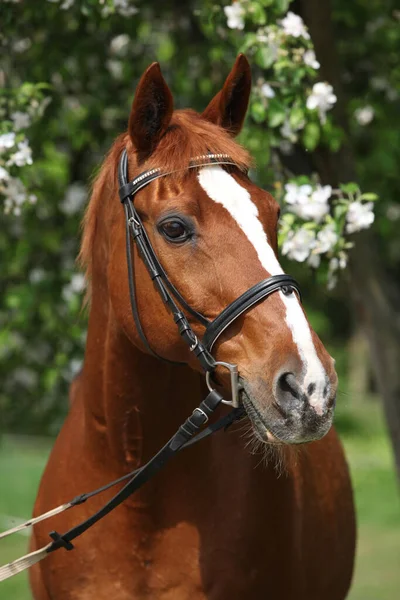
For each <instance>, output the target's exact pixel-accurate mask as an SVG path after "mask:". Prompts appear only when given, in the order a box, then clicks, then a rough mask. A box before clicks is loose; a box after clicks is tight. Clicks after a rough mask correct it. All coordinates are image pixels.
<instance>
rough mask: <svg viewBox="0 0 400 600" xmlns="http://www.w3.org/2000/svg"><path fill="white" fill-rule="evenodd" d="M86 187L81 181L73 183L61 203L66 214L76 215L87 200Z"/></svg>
mask: <svg viewBox="0 0 400 600" xmlns="http://www.w3.org/2000/svg"><path fill="white" fill-rule="evenodd" d="M86 196H87V193H86V188H85V186H83V185H82V184H80V183H77V182H76V183H73V184H72V185H70V186H69V187H68V189H67V191H66V194H65V197H64V200H63V201H62V202H61V204H60V208H61V210H62V212H63V213H64V214H66V215H74V214H75V213H77V212H79V211H80V210H81V208H82V206H83V204H84V202H85V200H86Z"/></svg>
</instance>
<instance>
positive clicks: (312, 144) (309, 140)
mask: <svg viewBox="0 0 400 600" xmlns="http://www.w3.org/2000/svg"><path fill="white" fill-rule="evenodd" d="M320 138H321V130H320V128H319V126H318V125H317V123H307V125H306V126H305V128H304V130H303V135H302V141H303V144H304V146H305V147H306V148H307V150H310V151H311V152H312V151H313V150H315V148H316V147H317V146H318V143H319V140H320Z"/></svg>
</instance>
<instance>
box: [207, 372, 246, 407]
mask: <svg viewBox="0 0 400 600" xmlns="http://www.w3.org/2000/svg"><path fill="white" fill-rule="evenodd" d="M215 366H216V367H218V366H220V367H225V369H228V371H229V373H230V376H231V390H232V400H221V402H222V404H228V405H229V406H233V407H234V408H238V407H239V374H238V368H237V365H232V364H231V363H226V362H221V361H216V362H215ZM206 383H207V387H208V389H209V390H210V392H212V391H214V389H215V388H214V387H213V386H212V384H211V372H210V371H207V373H206Z"/></svg>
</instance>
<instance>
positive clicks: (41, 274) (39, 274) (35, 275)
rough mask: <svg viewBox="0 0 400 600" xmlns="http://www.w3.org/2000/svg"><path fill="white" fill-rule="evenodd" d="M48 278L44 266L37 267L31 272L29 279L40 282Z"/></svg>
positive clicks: (32, 281)
mask: <svg viewBox="0 0 400 600" xmlns="http://www.w3.org/2000/svg"><path fill="white" fill-rule="evenodd" d="M45 279H46V271H45V270H44V269H42V267H36V268H34V269H32V270H31V272H30V273H29V281H30V282H31V283H40V282H41V281H44V280H45Z"/></svg>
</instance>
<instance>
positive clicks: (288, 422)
mask: <svg viewBox="0 0 400 600" xmlns="http://www.w3.org/2000/svg"><path fill="white" fill-rule="evenodd" d="M250 86H251V75H250V67H249V64H248V62H247V60H246V58H245V57H244V56H243V55H241V56H239V57H238V59H237V60H236V62H235V65H234V67H233V69H232V71H231V73H230V74H229V76H228V78H227V80H226V82H225V84H224V86H223V88H222V90H221V91H220V92H219V93H218V94H217V95H216V96H215V98H214V99H213V100H212V101H211V103H210V104H209V105H208V107H207V108H206V109H205V111H204V112H203V113H202V114H201V115H200V114H197V113H195V112H193V111H175V112H174V110H173V100H172V95H171V92H170V90H169V88H168V86H167V84H166V82H165V80H164V79H163V77H162V74H161V71H160V68H159V66H158V64H157V63H155V64H153V65H151V66H150V67H149V68H148V69H147V71H146V72H145V73H144V75H143V76H142V78H141V80H140V83H139V85H138V88H137V91H136V95H135V99H134V102H133V105H132V110H131V114H130V118H129V128H128V133H127V134H126V135H125V136H123V137H121V138H120V140H119V141H118V142H117V144H116V146H115V147H114V151H112V153H111V155H110V157H109V159H108V160H109V163H110V165H111V162H112V163H113V164H112V167H110V169H109V170H108V172H106V173H105V175H104V177H103V178H101V177H100V182H98V184H97V185H102V186H110V189H112V193H111V194H110V195H111V196H112V203H113V205H112V208H111V209H110V205H109V203H108V204H107V206H108V208H107V210H108V211H109V212H108V214H107V217H108V231H107V244H108V252H107V260H108V271H107V273H108V275H107V278H108V280H107V285H108V289H109V292H110V296H111V302H112V306H113V311H114V313H115V315H116V317H117V319H118V321H119V322H120V324H121V325H122V327H123V329H124V330H125V332H126V334H127V335H128V337H129V338H130V339H131V341H132V342H133V343H134V344H135V345H137V346H138V347H140V348H142V349H143V350H144V351H145V349H144V348H143V345H142V343H141V340H140V338H139V336H138V334H137V331H136V328H135V324H134V321H133V319H132V315H131V308H130V301H129V292H128V277H127V266H126V259H125V237H124V236H125V233H124V216H123V210H122V207H121V205H120V204H119V202H118V199H117V194H116V191H117V187H116V173H115V168H116V162H117V160H118V157H119V155H120V154H121V151H122V149H123V148H126V149H127V153H128V159H129V170H130V172H129V176H130V178H134V177H135V176H137V175H138V174H139V173H141V172H142V171H146V170H147V169H152V168H156V167H160V168H162V169H163V171H164V172H168V173H171V174H170V175H168V176H166V177H163V178H160V179H157V180H156V181H154V182H152V183H151V184H149V185H147V186H146V187H145V188H144V189H143V190H141V191H139V192H138V194H137V195H136V196H135V200H134V203H135V207H136V210H137V211H138V213H139V215H140V216H141V219H142V221H143V224H144V226H145V229H146V231H147V235H148V237H149V239H150V242H151V244H152V245H153V248H154V250H155V252H156V254H157V256H158V258H159V260H160V262H161V263H162V265H163V267H164V269H165V271H166V272H167V274H168V276H169V278H170V280H171V281H172V283H173V284H174V286H175V287H176V288H177V289H178V290H179V292H180V293H181V294H182V296H183V297H184V298H185V300H186V302H187V303H188V304H189V305H190V306H191V307H192V308H193V309H195V310H196V311H198V312H200V313H202V314H203V315H204V316H205V317H207V318H208V319H210V320H212V319H214V318H215V317H216V316H217V315H218V314H219V313H220V312H221V311H222V310H223V309H224V308H225V307H226V306H227V305H228V304H230V303H231V302H232V301H233V300H235V299H236V298H237V297H238V296H240V295H241V294H242V293H243V292H245V291H246V290H248V289H249V288H251V287H252V286H254V284H256V283H257V282H259V281H261V280H264V279H265V278H267V277H269V276H271V275H278V274H281V273H283V272H282V269H281V266H280V264H279V262H278V258H277V223H278V218H279V207H278V204H277V202H276V201H275V200H274V198H273V197H272V196H271V195H270V194H269V193H267V192H265V191H264V190H262V189H260V188H259V187H257V186H256V185H255V184H254V183H252V182H251V181H250V179H249V178H248V177H247V175H246V174H245V167H246V166H248V163H249V158H248V155H247V153H246V152H245V150H244V149H243V148H241V147H240V146H239V145H238V144H237V143H236V142H235V141H234V139H233V138H234V136H235V135H236V134H237V133H238V132H239V131H240V129H241V127H242V124H243V121H244V118H245V113H246V110H247V105H248V99H249V93H250ZM207 153H215V154H219V153H221V154H226V155H229V156H230V157H231V158H232V159H233V161H234V162H235V163H236V165H237V167H228V168H226V167H225V166H221V165H210V166H203V167H200V168H198V169H191V170H189V169H188V165H189V163H190V161H191V159H193V158H194V157H196V156H199V155H206V154H207ZM110 177H111V178H113V181H110V180H109V179H110ZM110 214H111V217H110ZM135 252H136V250H135ZM135 281H136V292H137V302H138V312H139V314H140V318H141V321H142V326H143V330H144V332H145V335H146V338H147V340H148V342H149V344H150V346H151V347H152V348H153V349H154V351H155V352H157V354H159V355H160V356H162V357H164V358H167V359H169V360H172V361H179V362H185V363H188V364H189V365H190V366H192V367H193V368H194V369H200V367H199V365H198V362H197V361H196V359H195V357H194V356H193V355H192V354H191V353H190V351H189V350H188V348H187V346H185V344H184V343H183V342H182V340H181V338H180V336H179V334H178V332H177V329H176V326H175V323H174V322H173V319H172V318H171V314H170V312H169V311H168V310H167V308H166V307H165V305H164V304H163V302H162V300H161V299H160V296H159V294H158V293H157V291H156V289H155V287H154V285H153V283H152V281H151V279H150V277H149V275H148V273H147V271H146V270H145V267H144V265H143V261H142V260H141V259H140V258H139V257H138V256H136V257H135ZM188 318H189V321H190V323H191V325H192V327H193V329H194V331H195V332H196V334H197V336H198V337H199V339H201V337H202V335H203V334H204V327H203V326H202V325H201V324H199V323H198V322H197V321H196V320H195V319H192V318H191V316H190V315H188ZM213 354H214V356H215V357H216V358H217V359H218V360H220V361H225V362H229V363H234V364H237V365H238V368H239V375H240V381H241V384H242V389H241V392H240V394H241V399H242V401H243V403H244V405H245V408H246V410H247V412H248V415H249V416H250V419H251V421H252V424H253V426H254V430H255V432H256V433H257V436H258V437H259V438H261V439H263V440H264V441H274V440H279V441H282V442H286V443H300V442H305V441H310V440H314V439H318V438H320V437H322V436H323V435H324V434H325V433H326V432H327V431H328V429H329V428H330V426H331V423H332V417H333V409H334V403H335V395H336V387H337V377H336V373H335V370H334V363H333V360H332V358H331V357H330V356H329V354H328V353H327V351H326V350H325V348H324V346H323V345H322V343H321V341H320V340H319V338H318V337H317V335H316V334H315V332H314V331H313V330H312V329H311V327H310V325H309V323H308V320H307V318H306V316H305V314H304V311H303V308H302V306H301V304H300V302H299V299H298V297H297V295H296V294H295V293H294V292H293V293H291V294H289V295H286V294H284V293H283V292H282V291H276V292H275V293H273V294H272V295H270V296H269V297H268V298H266V299H264V300H263V301H262V302H259V303H258V304H256V305H255V306H253V307H252V308H251V309H250V310H248V311H246V312H245V313H244V314H243V315H242V316H240V317H239V318H237V319H236V320H235V321H234V323H232V324H231V325H230V326H229V327H228V328H227V329H226V330H225V331H224V332H223V333H222V335H221V336H220V337H219V339H218V341H217V342H216V344H215V346H214V348H213ZM217 378H218V379H219V381H220V382H221V384H222V385H223V386H224V387H226V388H227V390H229V378H228V377H227V376H226V373H225V372H222V371H221V372H219V371H217Z"/></svg>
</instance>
